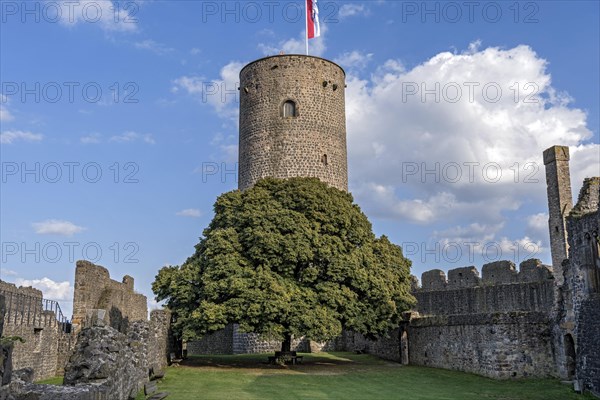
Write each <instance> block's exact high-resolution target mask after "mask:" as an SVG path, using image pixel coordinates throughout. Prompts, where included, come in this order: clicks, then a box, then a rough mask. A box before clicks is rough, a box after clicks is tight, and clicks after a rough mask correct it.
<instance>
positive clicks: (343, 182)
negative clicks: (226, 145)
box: [239, 55, 348, 190]
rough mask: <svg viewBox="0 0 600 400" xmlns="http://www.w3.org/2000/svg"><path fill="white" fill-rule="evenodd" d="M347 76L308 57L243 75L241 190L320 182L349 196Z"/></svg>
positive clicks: (274, 60)
mask: <svg viewBox="0 0 600 400" xmlns="http://www.w3.org/2000/svg"><path fill="white" fill-rule="evenodd" d="M345 77H346V74H345V72H344V70H343V69H342V68H341V67H340V66H338V65H337V64H334V63H333V62H331V61H328V60H325V59H322V58H318V57H312V56H304V55H279V56H273V57H266V58H262V59H259V60H256V61H254V62H251V63H250V64H248V65H246V66H245V67H244V68H243V69H242V71H241V72H240V142H239V145H240V146H239V154H240V155H239V188H240V189H241V190H244V189H247V188H249V187H251V186H252V185H254V184H255V183H256V182H257V181H258V180H259V179H262V178H266V177H274V178H291V177H298V176H301V177H316V178H319V179H320V180H321V181H323V182H325V183H327V184H329V185H331V186H333V187H335V188H338V189H340V190H348V164H347V152H346V114H345V86H346V85H345Z"/></svg>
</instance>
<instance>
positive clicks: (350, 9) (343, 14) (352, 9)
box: [338, 3, 369, 19]
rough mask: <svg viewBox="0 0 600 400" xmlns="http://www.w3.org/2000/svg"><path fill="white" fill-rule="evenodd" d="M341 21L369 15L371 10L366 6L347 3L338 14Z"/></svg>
mask: <svg viewBox="0 0 600 400" xmlns="http://www.w3.org/2000/svg"><path fill="white" fill-rule="evenodd" d="M338 15H339V16H340V19H344V18H348V17H354V16H357V15H364V16H366V15H369V9H368V8H366V7H365V6H364V4H356V3H347V4H343V5H342V6H341V7H340V11H339V12H338Z"/></svg>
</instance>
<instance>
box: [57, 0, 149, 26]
mask: <svg viewBox="0 0 600 400" xmlns="http://www.w3.org/2000/svg"><path fill="white" fill-rule="evenodd" d="M47 2H49V3H53V4H56V5H57V7H58V8H59V12H60V19H59V22H60V23H61V24H62V25H64V26H67V27H74V26H76V25H80V24H81V25H92V26H98V27H99V28H100V29H102V30H103V31H105V32H136V31H137V30H138V23H139V21H138V15H137V14H138V11H139V7H140V2H139V1H138V2H134V1H132V2H128V3H127V5H126V6H124V5H123V3H121V2H117V1H111V0H78V1H69V0H61V1H53V0H47ZM52 8H56V6H54V7H52ZM49 12H51V11H49Z"/></svg>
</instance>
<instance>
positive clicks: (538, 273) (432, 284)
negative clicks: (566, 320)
mask: <svg viewBox="0 0 600 400" xmlns="http://www.w3.org/2000/svg"><path fill="white" fill-rule="evenodd" d="M553 287H554V279H553V277H552V269H551V268H550V267H548V266H546V265H543V264H542V263H541V261H540V260H535V259H531V260H527V261H523V262H522V263H521V265H520V271H518V272H517V269H516V267H515V264H514V263H513V262H511V261H496V262H492V263H488V264H485V265H484V266H483V267H482V268H481V277H480V276H479V271H478V270H477V268H475V267H473V266H471V267H463V268H455V269H451V270H449V271H448V278H447V279H446V274H445V273H444V272H443V271H442V270H439V269H434V270H431V271H427V272H424V273H423V275H422V276H421V287H420V288H417V289H416V290H415V291H414V295H415V297H416V299H417V306H416V307H417V309H416V311H418V312H419V313H420V314H423V315H464V314H480V313H497V312H513V311H538V312H548V311H549V310H550V309H551V308H552V302H553V293H554V292H553Z"/></svg>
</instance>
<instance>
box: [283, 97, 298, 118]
mask: <svg viewBox="0 0 600 400" xmlns="http://www.w3.org/2000/svg"><path fill="white" fill-rule="evenodd" d="M281 113H282V116H283V117H284V118H291V117H295V116H296V103H295V102H293V101H292V100H287V101H286V102H285V103H283V107H282V110H281Z"/></svg>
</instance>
